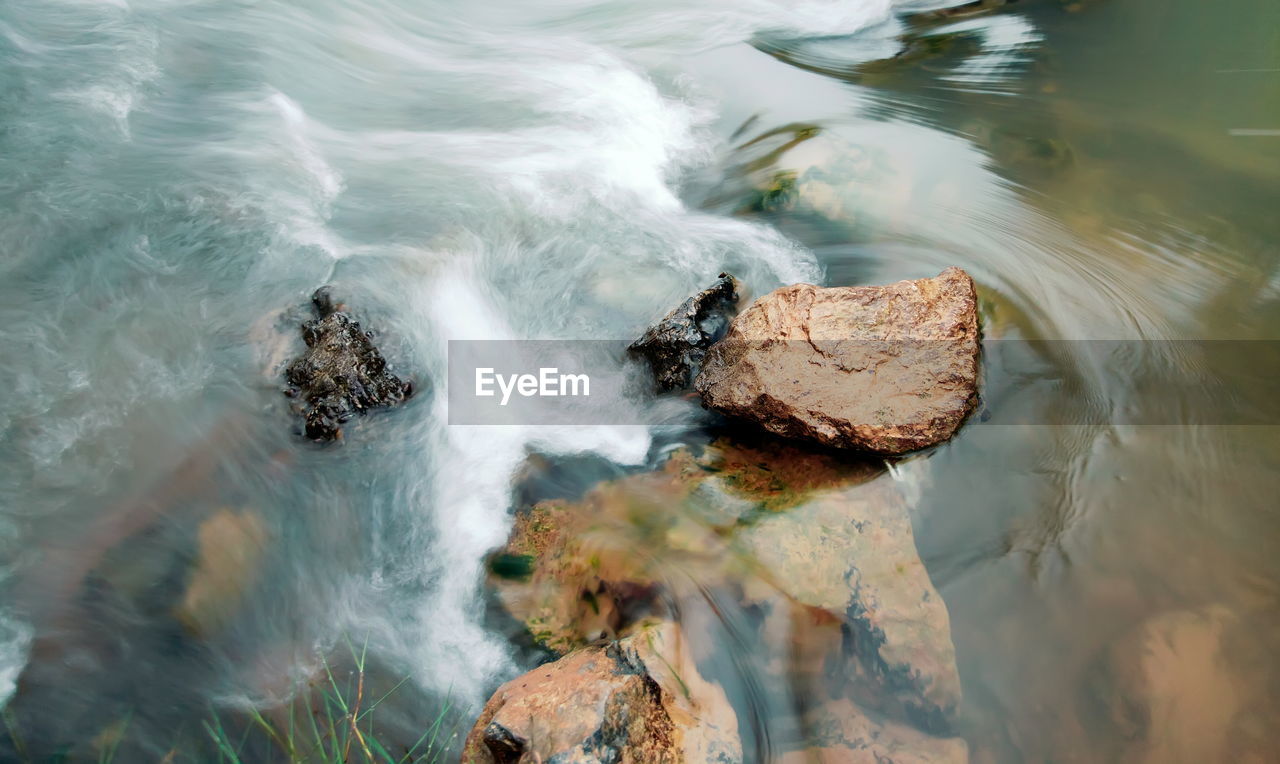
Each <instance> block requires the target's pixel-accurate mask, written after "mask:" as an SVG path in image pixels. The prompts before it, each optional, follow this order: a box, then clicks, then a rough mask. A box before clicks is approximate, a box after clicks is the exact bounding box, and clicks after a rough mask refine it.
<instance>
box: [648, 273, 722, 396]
mask: <svg viewBox="0 0 1280 764" xmlns="http://www.w3.org/2000/svg"><path fill="white" fill-rule="evenodd" d="M737 305H738V281H737V279H735V278H734V277H733V276H730V275H729V274H727V273H721V274H720V277H719V278H718V279H717V280H716V282H715V283H714V284H712V285H711V286H709V287H707V288H706V289H704V290H702V291H701V292H698V293H697V294H695V295H694V296H692V297H690V298H689V299H687V300H685V301H684V302H683V303H681V304H680V306H679V307H678V308H676V309H675V310H673V311H671V312H670V313H668V314H667V315H666V316H664V317H663V319H662V320H661V321H659V322H658V323H656V324H654V325H653V326H651V327H649V328H648V329H647V330H646V331H645V333H644V335H643V336H641V337H640V339H638V340H636V341H635V342H633V343H631V345H630V346H629V347H628V348H627V351H628V352H630V353H631V354H633V355H636V356H639V357H641V358H644V359H645V360H646V361H647V362H648V363H649V367H650V368H651V369H652V370H653V376H654V380H655V381H656V383H657V387H658V391H659V392H669V391H671V390H683V389H685V388H687V387H688V386H689V383H690V382H692V381H693V378H694V376H696V375H697V373H698V369H699V368H700V367H701V366H702V359H703V357H704V356H705V355H706V352H707V349H708V348H710V347H711V345H712V344H713V343H714V342H715V341H716V340H718V339H720V336H721V335H723V334H724V330H725V328H726V327H727V326H728V324H729V319H731V318H732V317H733V314H734V313H735V312H737Z"/></svg>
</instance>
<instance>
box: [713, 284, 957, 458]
mask: <svg viewBox="0 0 1280 764" xmlns="http://www.w3.org/2000/svg"><path fill="white" fill-rule="evenodd" d="M977 379H978V316H977V298H976V293H975V291H974V286H973V280H972V279H971V278H969V275H968V274H966V273H965V272H964V271H962V270H960V269H959V268H948V269H946V270H945V271H943V272H942V273H941V274H939V275H938V276H936V277H934V278H929V279H917V280H914V281H899V282H897V283H895V284H889V285H887V286H864V287H831V288H821V287H816V286H812V285H809V284H796V285H793V286H788V287H783V288H781V289H778V290H775V291H773V292H771V293H769V294H767V295H765V296H764V297H762V298H760V299H759V300H756V301H755V302H754V303H753V304H752V305H751V306H750V307H748V308H747V309H746V310H744V311H743V312H742V313H741V314H740V315H739V316H738V317H737V318H735V319H734V320H733V322H732V324H731V325H730V327H729V331H728V333H727V334H726V335H725V337H724V339H723V340H721V341H720V342H718V343H716V344H715V345H714V346H713V347H712V348H711V350H710V351H708V353H707V354H706V359H705V361H704V364H703V367H702V371H701V372H700V374H699V375H698V378H697V380H696V381H695V388H696V389H697V391H698V393H699V394H701V396H702V401H703V405H705V406H707V407H708V408H712V409H715V410H717V411H720V412H722V413H724V414H727V415H730V416H734V417H738V418H741V419H744V420H747V421H750V422H754V423H755V424H757V425H759V426H760V427H762V428H763V429H765V430H766V431H768V432H771V433H774V434H776V435H782V436H785V437H790V438H800V439H806V440H812V441H816V442H818V443H821V444H823V445H827V446H832V447H837V448H852V449H857V450H862V451H869V452H873V453H878V454H887V455H892V454H902V453H906V452H908V451H914V450H916V449H920V448H925V447H927V446H931V445H935V444H937V443H940V442H942V441H944V440H946V439H948V438H950V437H951V436H952V435H953V434H954V433H955V431H956V429H957V428H958V427H959V426H960V423H961V422H962V421H963V420H964V418H965V416H967V415H968V413H969V411H970V410H971V409H972V408H973V405H974V403H975V401H976V399H977Z"/></svg>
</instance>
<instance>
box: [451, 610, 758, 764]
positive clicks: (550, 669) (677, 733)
mask: <svg viewBox="0 0 1280 764" xmlns="http://www.w3.org/2000/svg"><path fill="white" fill-rule="evenodd" d="M462 761H463V762H464V764H514V763H515V762H528V763H532V762H551V761H564V762H577V763H578V764H590V763H592V762H601V763H602V764H603V763H604V762H609V763H610V764H645V763H647V762H670V763H671V764H676V763H677V762H695V761H696V762H709V763H716V762H721V763H723V764H729V763H730V762H740V761H742V744H741V742H740V740H739V738H738V723H737V716H736V715H735V714H734V711H733V707H732V706H731V705H730V704H729V701H728V699H727V697H726V696H725V694H724V690H722V689H721V688H720V687H719V686H717V685H714V684H711V683H709V682H707V681H706V680H704V679H703V678H702V677H701V676H700V675H698V673H697V668H696V666H694V664H693V661H692V659H691V658H690V657H689V655H688V651H687V649H686V648H685V646H684V644H683V638H682V637H681V635H680V632H679V630H678V629H677V627H675V626H674V625H672V624H663V625H660V626H653V627H649V628H645V629H642V630H641V631H639V632H638V633H636V634H635V635H633V636H631V637H628V638H627V639H624V640H621V641H616V642H610V643H609V644H607V645H604V646H594V647H587V648H583V649H580V650H577V651H575V652H573V653H570V654H569V655H567V656H565V657H563V658H561V659H560V660H558V661H555V662H554V663H549V664H547V665H544V666H541V667H539V668H537V669H534V670H533V671H530V672H529V673H528V674H525V675H524V676H521V677H518V678H516V679H513V680H512V681H510V682H507V683H506V684H504V685H503V686H502V687H500V688H498V691H497V692H495V693H494V695H493V697H492V698H490V699H489V702H488V703H486V704H485V707H484V710H483V711H481V713H480V717H479V719H478V720H477V721H476V723H475V726H474V727H473V728H472V730H471V733H470V734H469V735H468V736H467V741H466V744H465V747H464V749H463V753H462Z"/></svg>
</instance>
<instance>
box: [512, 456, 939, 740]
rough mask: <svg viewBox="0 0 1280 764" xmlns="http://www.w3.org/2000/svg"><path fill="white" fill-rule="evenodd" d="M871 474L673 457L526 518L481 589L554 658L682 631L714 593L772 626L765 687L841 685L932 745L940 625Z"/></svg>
mask: <svg viewBox="0 0 1280 764" xmlns="http://www.w3.org/2000/svg"><path fill="white" fill-rule="evenodd" d="M883 469H884V468H883V465H876V464H873V463H870V462H866V461H855V460H851V459H848V458H847V457H846V458H841V455H839V454H837V453H833V452H824V453H815V452H812V451H808V450H805V449H802V448H799V447H797V446H795V445H792V444H789V443H786V442H780V441H769V440H764V441H763V442H761V443H759V444H751V445H748V444H745V443H741V442H735V441H730V440H727V439H721V440H719V441H717V442H715V443H714V444H712V445H711V446H708V447H706V448H705V449H704V450H702V451H697V450H694V449H687V448H682V449H678V450H676V451H674V452H673V453H672V454H671V455H670V457H669V458H668V459H667V461H666V462H665V463H664V464H663V465H662V467H661V468H660V469H659V470H657V471H654V472H648V473H640V474H635V475H630V476H626V477H623V478H620V479H617V480H612V481H607V482H604V483H601V484H599V485H598V486H596V487H595V488H593V489H592V490H590V491H588V492H587V493H586V494H585V495H584V496H583V497H582V499H581V500H578V501H573V502H570V501H563V500H549V501H542V502H539V503H537V504H536V505H534V506H533V507H529V508H527V509H525V510H524V511H522V512H521V513H520V514H519V516H518V517H517V520H516V524H515V527H514V528H513V531H512V534H511V538H510V540H509V541H508V543H507V545H506V546H505V547H504V548H503V549H502V550H501V552H500V553H499V554H498V555H497V557H496V559H495V564H494V565H492V566H491V569H493V570H494V576H493V577H492V579H491V584H492V585H493V586H494V588H495V589H496V594H497V598H498V600H499V601H500V602H501V603H502V605H503V606H504V607H505V609H506V610H507V611H508V612H509V613H510V614H511V615H512V616H513V617H514V618H515V619H516V620H518V621H520V622H522V623H523V624H525V626H526V627H527V628H528V630H529V632H530V634H531V635H532V637H533V639H534V641H535V642H537V643H539V644H541V645H542V646H544V647H547V648H549V649H551V650H552V651H554V652H556V653H559V654H565V653H568V652H571V651H573V650H575V649H579V648H582V647H584V646H586V645H588V644H590V643H591V642H592V641H593V640H597V639H600V638H602V637H607V638H614V637H617V636H619V635H626V634H627V633H629V631H630V630H631V629H633V628H635V626H636V624H638V623H642V622H644V621H645V620H646V619H651V618H658V619H675V618H677V617H679V618H681V619H682V621H685V620H686V619H687V618H688V616H689V614H690V610H689V608H690V607H694V608H696V604H692V605H691V604H689V603H697V602H704V601H705V598H706V597H707V596H709V595H708V594H707V593H708V592H715V593H716V595H715V596H717V597H723V598H725V599H726V600H736V601H738V602H740V603H741V605H742V606H743V607H744V608H746V609H747V610H749V611H752V612H759V613H762V614H769V615H768V617H767V618H766V623H765V624H764V625H763V627H762V630H761V633H760V635H759V639H760V640H761V643H762V645H764V646H765V648H764V649H766V651H767V653H768V655H769V656H771V657H767V658H766V657H764V656H763V655H762V660H764V661H766V662H768V663H770V670H771V672H772V673H773V675H774V676H775V677H776V681H781V682H785V683H792V682H801V683H804V684H806V686H809V687H811V688H812V689H814V690H817V689H819V688H823V687H825V686H827V685H829V684H830V683H831V678H832V677H833V676H840V677H845V678H846V679H847V680H849V681H850V682H851V684H853V685H856V686H857V687H858V688H860V689H859V692H860V693H861V694H859V695H858V696H857V698H858V701H859V702H860V703H861V704H863V705H864V706H866V707H868V708H871V709H874V710H876V711H877V712H879V713H883V714H889V715H892V716H894V717H895V718H897V719H899V720H901V721H904V722H906V723H908V724H912V725H915V726H918V727H920V728H922V729H925V730H928V731H930V732H937V733H944V732H946V731H947V730H948V729H949V728H950V723H951V721H952V719H953V717H954V714H955V711H956V709H957V706H958V705H959V703H960V699H961V689H960V680H959V676H958V674H957V671H956V666H955V648H954V646H953V644H952V641H951V633H950V619H949V615H948V613H947V608H946V604H945V603H944V602H943V600H942V598H941V597H940V596H939V594H938V592H937V590H936V589H935V588H934V587H933V585H932V583H931V582H930V580H929V576H928V573H927V571H926V570H925V568H924V565H923V563H922V562H921V560H920V557H919V554H918V553H917V551H916V547H915V540H914V535H913V533H912V528H911V522H910V518H909V512H908V507H907V503H906V501H905V499H904V498H903V496H902V494H901V492H900V491H899V489H898V486H897V484H896V483H895V482H894V481H892V480H887V479H885V477H886V476H885V474H884V471H883ZM672 571H679V573H678V574H677V575H672ZM681 603H685V604H681ZM770 681H775V680H774V679H770ZM806 692H807V691H806Z"/></svg>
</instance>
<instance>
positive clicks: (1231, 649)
mask: <svg viewBox="0 0 1280 764" xmlns="http://www.w3.org/2000/svg"><path fill="white" fill-rule="evenodd" d="M1250 628H1256V627H1255V626H1254V625H1253V624H1251V623H1250V621H1249V620H1248V618H1245V617H1242V616H1241V615H1240V614H1238V613H1237V612H1236V611H1235V610H1233V609H1232V608H1230V607H1228V606H1226V605H1222V604H1215V605H1210V606H1208V607H1204V608H1200V609H1196V610H1179V611H1173V612H1166V613H1162V614H1160V615H1157V616H1154V617H1152V618H1150V619H1149V620H1147V621H1146V622H1145V623H1143V624H1142V625H1140V626H1139V627H1138V628H1137V629H1135V630H1133V631H1132V632H1130V633H1129V634H1127V635H1124V636H1122V637H1121V638H1120V639H1118V640H1115V642H1114V643H1113V644H1112V645H1111V646H1110V648H1109V650H1108V651H1107V654H1106V656H1105V662H1104V666H1103V668H1104V669H1105V670H1104V672H1103V674H1104V676H1105V677H1106V679H1107V683H1108V684H1110V685H1111V689H1112V692H1111V693H1110V698H1109V703H1108V705H1109V711H1110V717H1111V721H1112V723H1113V724H1114V725H1115V728H1116V730H1117V731H1118V732H1119V735H1118V737H1119V738H1120V739H1122V740H1124V741H1125V744H1126V745H1125V747H1124V750H1123V751H1121V752H1119V753H1118V754H1117V757H1116V758H1117V760H1123V761H1132V762H1198V761H1266V760H1270V759H1271V758H1273V757H1274V754H1275V750H1276V748H1275V745H1276V737H1277V734H1276V731H1275V729H1276V728H1275V718H1276V715H1275V712H1276V707H1275V703H1274V700H1273V699H1274V697H1275V695H1274V693H1272V692H1270V691H1269V690H1268V683H1269V682H1270V681H1272V680H1273V679H1274V677H1273V676H1271V673H1272V672H1268V671H1264V670H1259V667H1261V666H1264V665H1266V663H1267V661H1269V660H1270V659H1271V658H1272V656H1273V654H1274V653H1272V652H1270V651H1269V650H1268V649H1267V648H1265V647H1264V648H1261V649H1259V648H1256V647H1255V648H1252V649H1250V647H1247V646H1246V645H1248V644H1249V643H1248V642H1245V641H1242V640H1240V639H1239V638H1238V635H1239V634H1240V633H1241V632H1244V631H1247V630H1249V629H1250ZM1271 642H1272V644H1274V640H1271ZM1264 643H1265V639H1264ZM1246 650H1247V651H1248V652H1244V651H1246ZM1271 686H1272V687H1274V685H1271Z"/></svg>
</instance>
